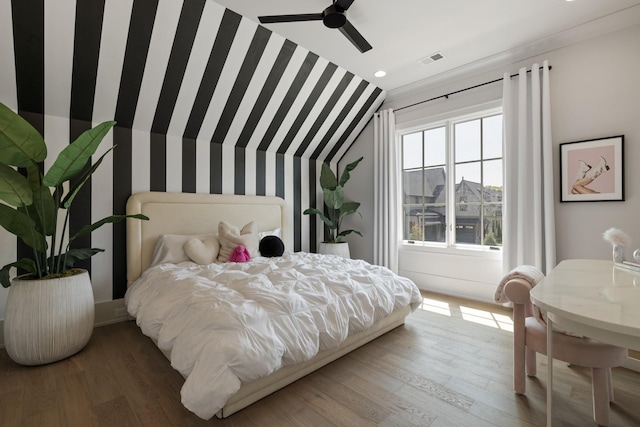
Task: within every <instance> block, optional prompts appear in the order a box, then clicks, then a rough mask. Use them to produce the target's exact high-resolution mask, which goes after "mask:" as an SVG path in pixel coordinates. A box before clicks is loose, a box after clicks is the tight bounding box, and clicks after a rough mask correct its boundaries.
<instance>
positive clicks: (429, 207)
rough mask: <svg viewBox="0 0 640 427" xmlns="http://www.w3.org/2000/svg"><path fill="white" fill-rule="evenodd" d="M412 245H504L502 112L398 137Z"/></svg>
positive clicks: (407, 235) (405, 233) (406, 222)
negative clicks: (400, 147) (399, 139)
mask: <svg viewBox="0 0 640 427" xmlns="http://www.w3.org/2000/svg"><path fill="white" fill-rule="evenodd" d="M400 138H401V144H402V175H403V177H402V187H403V221H404V224H403V236H404V240H405V241H406V242H408V243H422V244H428V245H437V246H456V247H461V248H462V247H467V248H490V249H499V248H500V247H501V246H502V187H503V182H502V112H501V111H500V110H495V109H494V110H490V111H484V112H482V113H479V114H475V115H473V116H465V117H457V118H454V119H449V120H445V121H441V122H437V123H432V124H429V125H427V126H424V127H422V128H421V129H418V130H413V131H410V132H407V133H403V134H401V135H400Z"/></svg>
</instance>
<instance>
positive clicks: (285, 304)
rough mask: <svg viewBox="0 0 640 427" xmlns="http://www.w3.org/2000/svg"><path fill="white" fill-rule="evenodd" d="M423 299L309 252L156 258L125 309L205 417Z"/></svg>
mask: <svg viewBox="0 0 640 427" xmlns="http://www.w3.org/2000/svg"><path fill="white" fill-rule="evenodd" d="M420 301H421V297H420V292H419V291H418V288H417V287H416V285H415V284H414V283H413V282H412V281H411V280H409V279H406V278H403V277H400V276H397V275H395V274H393V273H392V272H391V271H390V270H388V269H387V268H384V267H379V266H372V265H370V264H368V263H366V262H364V261H360V260H348V259H344V258H340V257H336V256H329V255H317V254H309V253H302V252H298V253H293V254H285V255H284V256H283V257H276V258H255V259H253V260H251V261H250V262H247V263H225V264H210V265H203V266H201V265H197V264H194V263H190V262H184V263H181V264H177V265H174V264H161V265H158V266H155V267H152V268H150V269H149V270H147V271H146V272H145V273H144V274H143V275H142V277H141V278H140V279H138V280H137V281H136V282H135V283H134V284H133V285H132V286H131V287H130V288H129V290H128V291H127V294H126V296H125V302H126V304H127V309H128V311H129V314H131V315H132V316H134V317H135V318H136V321H137V323H138V325H139V326H140V328H141V329H142V332H143V333H144V334H145V335H147V336H149V337H151V338H152V339H153V340H154V341H156V343H157V345H158V347H159V348H160V349H161V350H163V351H164V352H165V353H166V354H169V355H170V359H171V365H172V366H173V367H174V368H175V369H176V370H178V371H179V372H180V373H181V374H182V375H183V376H184V377H185V378H186V381H185V383H184V386H183V387H182V392H181V395H182V403H183V405H184V406H185V407H186V408H187V409H189V410H191V411H192V412H194V413H195V414H197V415H198V416H199V417H201V418H204V419H209V418H211V417H212V416H213V415H215V413H216V412H218V410H219V409H220V408H222V407H223V406H224V404H225V402H226V400H227V399H228V398H229V397H230V396H231V395H233V394H234V393H235V392H236V391H238V389H239V388H240V384H241V382H249V381H253V380H256V379H258V378H261V377H264V376H266V375H269V374H270V373H272V372H274V371H276V370H277V369H279V368H281V367H283V366H286V365H291V364H295V363H300V362H304V361H306V360H308V359H310V358H312V357H313V356H314V355H315V354H316V353H318V352H319V351H322V350H326V349H331V348H335V347H337V346H339V345H340V343H341V342H342V341H344V340H345V339H346V338H347V336H348V335H349V334H353V333H356V332H359V331H362V330H365V329H367V328H368V327H370V326H371V325H372V324H373V323H374V321H376V320H378V319H381V318H383V317H385V316H386V315H387V314H389V313H391V312H392V311H394V310H396V309H398V308H401V307H405V306H407V305H411V308H412V310H414V309H415V308H416V307H417V306H418V304H419V303H420Z"/></svg>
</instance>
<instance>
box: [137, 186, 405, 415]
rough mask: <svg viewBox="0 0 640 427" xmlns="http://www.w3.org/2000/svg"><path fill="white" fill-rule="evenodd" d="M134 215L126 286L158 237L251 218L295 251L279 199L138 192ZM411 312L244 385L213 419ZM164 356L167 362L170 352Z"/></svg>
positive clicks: (214, 229)
mask: <svg viewBox="0 0 640 427" xmlns="http://www.w3.org/2000/svg"><path fill="white" fill-rule="evenodd" d="M136 213H142V214H144V215H147V216H148V217H149V219H150V220H149V221H138V220H131V219H127V286H129V285H131V284H132V283H133V282H134V281H135V280H136V279H137V278H138V277H140V275H141V274H142V272H143V271H145V269H147V267H148V266H149V264H150V262H151V258H152V255H153V250H154V247H155V244H156V241H157V240H158V236H160V235H161V234H182V235H187V234H203V233H211V232H217V229H218V222H219V221H221V220H224V221H228V222H230V223H232V224H235V225H238V226H242V225H244V224H246V223H247V222H249V221H252V220H255V221H256V222H257V225H258V231H267V230H273V229H275V228H282V233H283V234H282V236H283V241H284V242H285V247H286V248H292V247H293V243H292V242H293V232H292V230H291V226H290V225H289V224H288V223H287V221H286V204H285V201H284V200H283V199H281V198H279V197H269V196H239V195H220V194H192V193H160V192H147V193H137V194H133V195H132V196H131V197H130V198H129V200H128V202H127V214H136ZM409 313H410V309H409V307H408V306H407V307H405V308H403V309H401V310H399V311H396V312H394V313H392V314H391V315H389V316H387V317H386V318H384V319H381V320H379V321H378V322H376V323H375V324H374V325H373V326H372V327H371V328H370V329H368V330H366V331H363V332H360V333H358V334H355V335H352V336H350V337H349V338H347V340H346V341H345V342H344V343H343V344H342V345H341V346H340V347H338V348H336V349H333V350H330V351H324V352H321V353H319V354H317V355H316V356H315V357H314V358H312V359H311V360H309V361H307V362H305V363H301V364H298V365H293V366H287V367H284V368H282V369H280V370H279V371H277V372H274V373H273V374H271V375H269V376H267V377H264V378H261V379H259V380H256V381H253V382H251V383H245V384H242V387H241V388H240V390H239V391H238V392H237V393H236V394H235V395H233V396H232V397H231V398H230V399H229V400H228V401H227V403H226V405H225V406H224V408H222V409H221V410H220V411H219V412H218V413H217V414H216V416H217V417H219V418H225V417H227V416H229V415H231V414H233V413H235V412H237V411H239V410H241V409H243V408H245V407H247V406H249V405H250V404H252V403H253V402H256V401H258V400H260V399H261V398H263V397H265V396H267V395H269V394H271V393H273V392H275V391H277V390H279V389H281V388H282V387H284V386H286V385H288V384H291V383H292V382H294V381H296V380H298V379H300V378H302V377H303V376H305V375H307V374H309V373H311V372H313V371H315V370H317V369H319V368H321V367H322V366H325V365H326V364H328V363H330V362H332V361H334V360H336V359H338V358H339V357H342V356H344V355H345V354H347V353H349V352H351V351H353V350H355V349H356V348H358V347H360V346H362V345H364V344H366V343H368V342H369V341H371V340H373V339H375V338H377V337H379V336H380V335H383V334H385V333H386V332H388V331H390V330H392V329H394V328H396V327H398V326H400V325H402V324H404V319H405V317H406V316H407V315H408V314H409ZM165 356H166V357H167V358H169V355H168V354H165Z"/></svg>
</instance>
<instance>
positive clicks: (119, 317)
mask: <svg viewBox="0 0 640 427" xmlns="http://www.w3.org/2000/svg"><path fill="white" fill-rule="evenodd" d="M95 307H96V317H95V320H94V327H98V326H104V325H110V324H112V323H118V322H124V321H127V320H129V319H131V317H130V316H129V313H127V309H126V307H125V306H124V298H120V299H116V300H113V301H104V302H99V303H96V305H95ZM0 348H4V320H0Z"/></svg>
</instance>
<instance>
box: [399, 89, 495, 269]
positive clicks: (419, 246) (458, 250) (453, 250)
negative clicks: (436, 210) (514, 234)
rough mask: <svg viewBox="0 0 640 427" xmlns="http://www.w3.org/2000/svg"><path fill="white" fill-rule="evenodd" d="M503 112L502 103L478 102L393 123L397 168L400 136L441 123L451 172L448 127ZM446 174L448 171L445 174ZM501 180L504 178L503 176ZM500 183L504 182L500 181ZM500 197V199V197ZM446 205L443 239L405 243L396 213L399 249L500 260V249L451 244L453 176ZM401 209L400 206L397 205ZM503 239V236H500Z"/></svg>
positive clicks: (407, 241)
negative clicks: (449, 110)
mask: <svg viewBox="0 0 640 427" xmlns="http://www.w3.org/2000/svg"><path fill="white" fill-rule="evenodd" d="M496 114H503V108H502V102H500V101H495V102H490V103H485V104H481V105H477V106H474V107H470V108H465V109H463V110H456V111H452V112H449V113H444V114H440V115H438V116H433V117H427V118H422V119H418V120H414V121H412V122H411V123H405V124H400V125H398V126H396V141H397V143H398V145H397V146H398V148H399V150H398V152H399V156H398V159H399V162H400V164H399V171H400V173H402V170H403V168H402V166H403V165H402V136H403V135H406V134H411V133H415V132H419V131H425V130H429V129H433V128H437V127H441V126H444V127H445V133H446V138H447V141H448V142H449V143H448V144H447V146H446V154H445V156H446V162H447V163H446V165H447V170H448V171H453V170H454V169H453V168H454V167H455V153H454V150H453V149H452V146H453V145H454V144H455V141H453V140H452V135H451V132H452V129H453V126H454V125H455V124H456V123H460V122H466V121H470V120H475V119H479V118H483V117H488V116H491V115H496ZM502 161H503V168H504V161H505V158H504V151H503V153H502ZM447 176H449V173H447ZM503 179H504V178H503ZM503 184H504V181H503ZM403 185H404V184H402V185H401V186H400V191H402V188H403V187H402V186H403ZM398 199H399V200H401V206H402V204H403V203H404V201H403V197H402V195H400V197H399V198H398ZM503 200H504V198H503ZM446 205H447V225H446V238H445V242H427V241H420V242H413V243H409V240H406V239H404V225H403V224H404V214H402V215H401V216H400V220H401V221H402V224H401V226H400V229H401V230H402V240H401V241H400V242H401V249H402V250H411V251H420V252H437V253H449V254H460V255H465V256H479V257H484V258H491V259H501V258H502V250H501V249H499V250H492V249H490V248H489V247H488V246H484V245H471V244H463V243H455V230H454V224H455V179H447V197H446ZM400 209H401V211H403V209H402V207H401V208H400ZM503 240H504V236H503Z"/></svg>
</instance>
